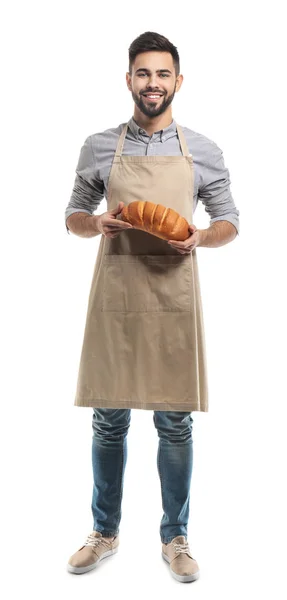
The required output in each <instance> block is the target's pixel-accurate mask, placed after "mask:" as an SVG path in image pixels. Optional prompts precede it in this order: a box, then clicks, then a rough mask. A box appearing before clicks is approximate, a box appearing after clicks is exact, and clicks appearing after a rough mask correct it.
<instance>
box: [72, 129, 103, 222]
mask: <svg viewBox="0 0 287 600" xmlns="http://www.w3.org/2000/svg"><path fill="white" fill-rule="evenodd" d="M91 137H92V136H89V137H87V139H86V140H85V142H84V144H83V146H82V148H81V152H80V156H79V160H78V165H77V168H76V177H75V181H74V187H73V191H72V195H71V198H70V201H69V204H68V206H67V208H66V210H65V225H66V230H67V232H68V233H69V228H68V226H67V218H68V217H69V216H70V215H72V214H73V213H76V212H86V213H89V214H90V215H92V214H93V212H94V210H96V208H97V207H98V205H99V204H100V202H101V200H102V199H103V198H104V182H103V181H102V180H101V179H100V178H99V173H98V170H97V161H96V157H95V153H94V148H93V144H92V139H91Z"/></svg>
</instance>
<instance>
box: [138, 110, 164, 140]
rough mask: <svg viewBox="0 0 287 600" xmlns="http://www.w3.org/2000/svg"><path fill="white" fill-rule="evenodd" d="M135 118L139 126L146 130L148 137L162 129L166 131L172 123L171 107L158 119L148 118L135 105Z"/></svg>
mask: <svg viewBox="0 0 287 600" xmlns="http://www.w3.org/2000/svg"><path fill="white" fill-rule="evenodd" d="M133 116H134V120H135V122H136V123H137V125H138V126H139V127H141V128H142V129H144V130H145V131H146V132H147V133H148V135H152V134H153V133H154V132H155V131H160V129H165V128H166V127H168V126H169V125H170V124H171V122H172V110H171V106H169V107H168V109H167V110H166V111H165V112H164V113H162V114H161V115H158V117H147V116H146V115H144V114H143V113H142V112H141V111H140V110H139V109H138V107H137V106H136V105H135V108H134V115H133Z"/></svg>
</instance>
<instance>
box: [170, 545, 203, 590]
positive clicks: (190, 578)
mask: <svg viewBox="0 0 287 600" xmlns="http://www.w3.org/2000/svg"><path fill="white" fill-rule="evenodd" d="M161 555H162V557H163V558H164V560H166V562H168V563H170V559H169V558H168V556H167V555H166V554H165V553H164V552H162V553H161ZM170 572H171V574H172V576H173V577H174V579H176V580H177V581H181V582H183V583H187V582H188V581H195V580H196V579H198V578H199V571H196V573H192V574H191V575H178V574H177V573H175V572H174V571H173V570H172V569H171V568H170Z"/></svg>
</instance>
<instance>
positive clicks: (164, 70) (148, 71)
mask: <svg viewBox="0 0 287 600" xmlns="http://www.w3.org/2000/svg"><path fill="white" fill-rule="evenodd" d="M139 71H145V72H146V73H150V70H149V69H137V70H136V73H138V72H139ZM156 72H157V73H170V74H171V75H172V72H171V71H170V70H169V69H158V70H157V71H156Z"/></svg>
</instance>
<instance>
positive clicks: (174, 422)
mask: <svg viewBox="0 0 287 600" xmlns="http://www.w3.org/2000/svg"><path fill="white" fill-rule="evenodd" d="M130 419H131V409H115V408H93V421H92V428H93V442H92V465H93V479H94V483H93V495H92V506H91V508H92V513H93V519H94V525H93V529H94V530H95V531H100V532H101V533H102V535H103V536H104V537H112V536H114V535H116V534H118V533H119V525H120V520H121V502H122V494H123V483H124V472H125V466H126V461H127V433H128V429H129V426H130ZM153 421H154V424H155V427H156V428H157V432H158V436H159V443H158V453H157V468H158V474H159V478H160V484H161V496H162V508H163V511H164V512H163V516H162V519H161V522H160V528H159V533H160V537H161V541H162V542H163V543H165V544H167V543H169V542H170V541H171V540H172V539H173V538H174V537H175V536H177V535H185V536H187V524H188V517H189V499H190V482H191V474H192V463H193V442H192V424H193V419H192V416H191V413H190V412H177V411H175V412H171V411H154V415H153Z"/></svg>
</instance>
